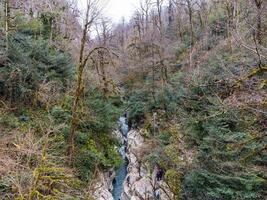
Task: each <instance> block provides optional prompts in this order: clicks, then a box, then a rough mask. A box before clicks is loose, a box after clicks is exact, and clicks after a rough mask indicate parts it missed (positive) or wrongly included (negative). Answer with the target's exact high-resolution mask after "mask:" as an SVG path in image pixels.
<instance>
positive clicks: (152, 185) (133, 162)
mask: <svg viewBox="0 0 267 200" xmlns="http://www.w3.org/2000/svg"><path fill="white" fill-rule="evenodd" d="M145 145H146V141H145V139H144V138H143V137H142V134H141V131H139V130H132V131H130V132H129V133H128V145H127V152H126V157H127V159H128V161H129V165H128V168H127V172H128V173H127V177H126V179H125V181H124V186H123V187H124V190H123V194H122V197H121V200H130V199H131V200H139V199H140V200H141V199H156V198H157V196H158V197H159V198H160V199H162V200H165V199H166V200H167V199H172V198H173V195H172V194H171V192H170V190H169V188H168V186H167V184H166V183H165V182H164V181H163V180H158V181H157V180H156V173H157V171H158V169H157V168H155V169H154V170H153V171H151V170H149V168H148V167H147V166H146V163H143V162H142V160H141V158H140V151H141V150H142V149H143V148H144V147H145Z"/></svg>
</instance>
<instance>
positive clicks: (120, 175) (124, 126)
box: [112, 116, 129, 200]
mask: <svg viewBox="0 0 267 200" xmlns="http://www.w3.org/2000/svg"><path fill="white" fill-rule="evenodd" d="M118 124H119V130H120V133H121V134H122V136H123V139H124V144H123V145H122V146H121V147H120V149H119V151H120V155H121V157H122V159H123V163H122V164H121V166H120V167H119V168H118V169H117V171H116V176H115V179H114V181H113V191H112V196H113V198H114V200H119V199H120V198H121V194H122V192H123V182H124V179H125V178H126V176H127V166H128V161H127V158H126V147H127V134H128V131H129V126H128V122H127V118H126V117H125V116H124V117H120V118H119V120H118Z"/></svg>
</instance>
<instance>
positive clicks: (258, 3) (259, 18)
mask: <svg viewBox="0 0 267 200" xmlns="http://www.w3.org/2000/svg"><path fill="white" fill-rule="evenodd" d="M255 4H256V7H257V32H256V36H257V41H258V44H259V45H261V44H262V16H261V11H262V4H263V0H255Z"/></svg>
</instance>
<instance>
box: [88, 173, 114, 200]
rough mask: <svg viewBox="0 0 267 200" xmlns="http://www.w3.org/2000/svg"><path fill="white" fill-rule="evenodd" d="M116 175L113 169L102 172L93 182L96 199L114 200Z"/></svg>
mask: <svg viewBox="0 0 267 200" xmlns="http://www.w3.org/2000/svg"><path fill="white" fill-rule="evenodd" d="M114 177H115V171H114V170H113V169H111V170H110V171H109V172H106V173H101V174H100V175H99V176H98V179H97V180H96V181H95V183H94V184H93V195H92V196H93V198H94V199H95V200H113V197H112V194H111V191H112V180H113V179H114Z"/></svg>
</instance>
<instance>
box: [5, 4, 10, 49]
mask: <svg viewBox="0 0 267 200" xmlns="http://www.w3.org/2000/svg"><path fill="white" fill-rule="evenodd" d="M9 29H10V4H9V0H5V34H6V51H8V48H9V44H8V40H9Z"/></svg>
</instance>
